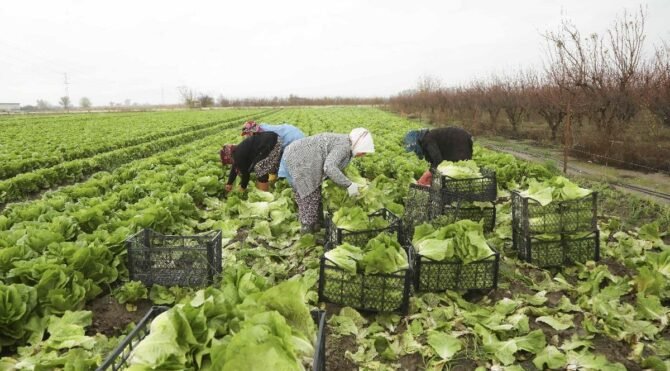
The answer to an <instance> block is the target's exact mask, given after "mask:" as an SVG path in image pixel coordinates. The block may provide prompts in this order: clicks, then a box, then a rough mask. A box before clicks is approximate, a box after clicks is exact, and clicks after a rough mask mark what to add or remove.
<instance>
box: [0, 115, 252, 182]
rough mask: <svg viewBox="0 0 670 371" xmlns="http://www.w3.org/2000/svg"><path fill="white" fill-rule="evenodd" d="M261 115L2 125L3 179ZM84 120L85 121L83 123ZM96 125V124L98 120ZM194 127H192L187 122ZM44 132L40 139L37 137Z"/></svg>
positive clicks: (29, 121)
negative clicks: (225, 122) (237, 119)
mask: <svg viewBox="0 0 670 371" xmlns="http://www.w3.org/2000/svg"><path fill="white" fill-rule="evenodd" d="M258 112H259V110H225V111H215V112H214V113H215V114H216V115H214V114H213V113H210V112H207V114H206V115H203V114H202V113H200V112H179V113H174V115H173V116H164V115H165V114H164V113H161V114H157V116H156V117H152V116H148V117H147V116H146V115H140V114H136V115H134V116H129V117H118V116H114V115H107V116H100V117H97V118H87V119H86V120H84V121H81V118H79V117H76V116H72V115H69V116H64V117H63V118H60V119H59V120H57V119H55V118H52V119H51V120H53V121H52V122H45V121H43V120H44V119H43V118H35V117H30V118H23V121H22V125H20V126H18V125H16V126H15V127H12V125H8V124H6V123H1V122H0V127H2V129H3V134H1V135H0V137H2V138H3V142H4V145H3V146H0V159H2V161H1V163H0V180H4V179H8V178H11V177H13V176H16V175H18V174H21V173H25V172H28V171H32V170H35V169H39V168H45V167H49V166H54V165H56V164H58V163H62V162H65V161H72V160H76V159H81V158H85V157H91V156H94V155H96V154H100V153H102V152H108V151H112V150H116V149H120V148H123V147H128V146H133V145H137V144H141V143H146V142H149V141H152V140H157V139H160V138H164V137H168V136H174V135H178V134H183V133H187V132H189V131H194V130H198V129H204V128H206V127H208V126H211V125H215V124H217V123H221V122H224V121H229V120H234V119H236V118H242V117H246V116H249V115H251V114H254V113H258ZM77 120H79V122H78V121H77ZM92 120H95V121H92ZM186 122H188V124H187V123H186ZM35 133H40V135H35Z"/></svg>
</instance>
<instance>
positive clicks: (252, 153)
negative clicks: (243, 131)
mask: <svg viewBox="0 0 670 371" xmlns="http://www.w3.org/2000/svg"><path fill="white" fill-rule="evenodd" d="M281 149H282V143H281V139H280V138H279V136H278V135H277V134H276V133H273V132H270V131H268V132H264V133H259V134H258V135H253V136H250V137H248V138H246V139H245V140H243V141H242V142H241V143H240V144H239V145H234V144H226V145H225V146H223V149H221V151H220V156H221V163H222V164H223V165H231V166H230V173H229V175H228V182H227V183H226V191H227V192H230V191H231V190H232V189H233V183H235V179H236V178H237V175H238V174H239V175H240V176H241V178H242V180H241V181H240V190H242V191H245V190H246V189H247V185H248V184H249V176H250V175H251V172H252V171H255V172H256V178H257V182H256V187H257V188H258V189H260V190H262V191H267V190H268V188H269V187H268V177H269V174H271V173H277V170H278V169H279V160H280V159H281Z"/></svg>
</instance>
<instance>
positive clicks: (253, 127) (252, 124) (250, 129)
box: [242, 121, 263, 137]
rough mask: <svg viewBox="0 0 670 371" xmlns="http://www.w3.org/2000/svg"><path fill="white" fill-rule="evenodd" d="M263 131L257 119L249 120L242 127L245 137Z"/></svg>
mask: <svg viewBox="0 0 670 371" xmlns="http://www.w3.org/2000/svg"><path fill="white" fill-rule="evenodd" d="M261 131H263V129H261V127H260V125H258V124H257V123H256V121H247V122H245V123H244V126H243V127H242V136H243V137H245V136H247V135H253V134H255V133H260V132H261Z"/></svg>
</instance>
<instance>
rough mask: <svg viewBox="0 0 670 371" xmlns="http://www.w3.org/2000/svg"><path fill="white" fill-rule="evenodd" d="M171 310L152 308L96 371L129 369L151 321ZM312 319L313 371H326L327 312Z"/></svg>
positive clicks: (313, 312)
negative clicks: (132, 356)
mask: <svg viewBox="0 0 670 371" xmlns="http://www.w3.org/2000/svg"><path fill="white" fill-rule="evenodd" d="M168 309H170V308H168V307H164V306H155V307H151V309H149V311H148V312H147V314H146V315H144V317H143V318H142V320H140V322H139V323H138V324H137V326H136V327H135V328H134V329H133V331H131V332H130V334H128V336H126V337H125V339H123V341H121V343H120V344H119V345H118V346H117V347H116V348H115V349H114V350H113V351H112V353H110V355H109V356H107V358H106V359H105V361H104V362H103V363H102V365H100V367H98V368H97V370H96V371H106V370H112V371H116V370H123V369H125V368H127V367H128V364H127V362H128V358H130V356H131V355H132V353H133V350H134V349H135V348H136V347H137V344H139V343H140V341H142V339H144V338H145V337H146V336H147V335H149V328H150V325H151V321H153V320H154V318H156V317H157V316H158V315H159V314H161V313H163V312H165V311H166V310H168ZM311 314H312V319H314V322H315V323H316V326H317V335H316V345H315V346H314V349H315V354H314V360H313V361H312V370H314V371H325V369H326V330H325V329H326V312H325V311H322V310H314V311H312V312H311Z"/></svg>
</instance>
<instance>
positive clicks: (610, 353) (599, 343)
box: [593, 334, 642, 371]
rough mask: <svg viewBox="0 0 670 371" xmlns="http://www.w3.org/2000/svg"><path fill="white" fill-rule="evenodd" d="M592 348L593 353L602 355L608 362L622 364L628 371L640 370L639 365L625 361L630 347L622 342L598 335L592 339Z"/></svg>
mask: <svg viewBox="0 0 670 371" xmlns="http://www.w3.org/2000/svg"><path fill="white" fill-rule="evenodd" d="M593 347H594V351H593V352H594V353H596V354H602V355H604V356H605V357H607V359H608V360H609V361H610V362H619V363H621V364H623V365H624V366H625V367H626V369H627V370H629V371H636V370H642V367H640V365H638V364H637V363H635V362H633V361H631V360H629V359H626V357H627V356H628V353H629V352H630V351H631V348H630V345H628V344H626V343H624V342H621V341H617V340H614V339H611V338H608V337H606V336H603V335H600V334H598V335H596V336H595V337H594V338H593Z"/></svg>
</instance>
